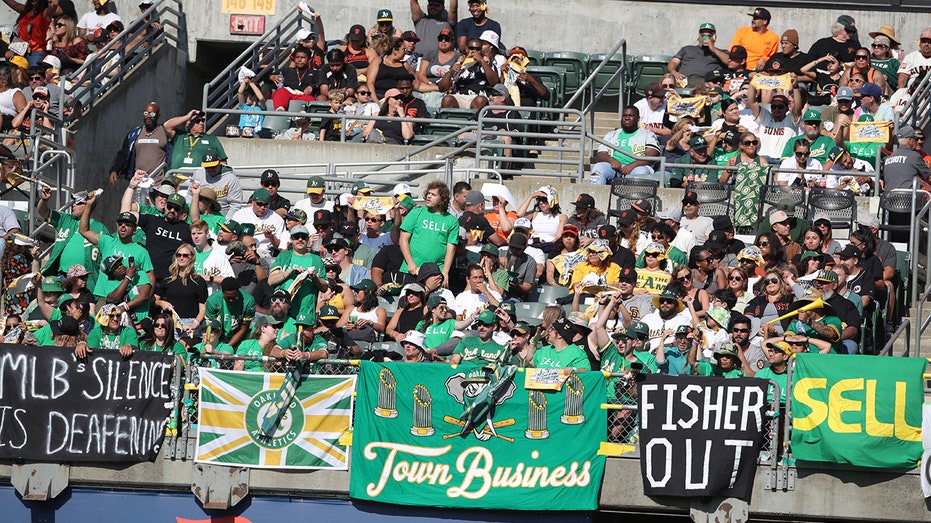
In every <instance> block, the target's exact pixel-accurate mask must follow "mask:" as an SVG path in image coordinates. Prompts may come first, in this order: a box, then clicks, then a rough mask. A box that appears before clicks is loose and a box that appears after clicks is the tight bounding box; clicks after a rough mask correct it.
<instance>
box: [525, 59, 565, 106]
mask: <svg viewBox="0 0 931 523" xmlns="http://www.w3.org/2000/svg"><path fill="white" fill-rule="evenodd" d="M527 72H528V73H530V74H532V75H533V76H535V77H536V78H537V79H538V80H540V81H541V82H543V84H544V85H546V88H547V89H549V90H550V104H549V106H548V107H561V106H562V103H563V101H564V100H565V99H566V70H565V69H563V68H561V67H545V66H535V67H527Z"/></svg>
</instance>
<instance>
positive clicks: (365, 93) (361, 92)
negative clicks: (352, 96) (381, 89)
mask: <svg viewBox="0 0 931 523" xmlns="http://www.w3.org/2000/svg"><path fill="white" fill-rule="evenodd" d="M356 94H361V95H363V96H368V95H370V94H372V93H370V92H369V91H356Z"/></svg>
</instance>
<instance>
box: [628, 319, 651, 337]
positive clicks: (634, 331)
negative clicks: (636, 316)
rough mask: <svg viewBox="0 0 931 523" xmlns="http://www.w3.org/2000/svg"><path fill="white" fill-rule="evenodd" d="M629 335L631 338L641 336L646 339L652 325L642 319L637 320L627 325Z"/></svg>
mask: <svg viewBox="0 0 931 523" xmlns="http://www.w3.org/2000/svg"><path fill="white" fill-rule="evenodd" d="M627 332H628V335H630V337H631V338H640V339H642V340H645V339H646V338H647V337H649V335H650V327H648V326H647V324H646V323H643V322H642V321H635V322H633V323H631V324H630V327H627Z"/></svg>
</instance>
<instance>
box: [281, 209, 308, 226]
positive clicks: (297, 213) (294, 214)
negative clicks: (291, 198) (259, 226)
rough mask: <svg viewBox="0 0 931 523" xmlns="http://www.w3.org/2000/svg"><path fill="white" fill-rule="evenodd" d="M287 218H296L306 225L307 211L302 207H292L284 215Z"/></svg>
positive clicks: (298, 221) (295, 219)
mask: <svg viewBox="0 0 931 523" xmlns="http://www.w3.org/2000/svg"><path fill="white" fill-rule="evenodd" d="M284 219H285V220H294V221H296V222H297V223H299V224H301V225H304V224H305V223H307V213H306V212H304V211H303V210H302V209H291V210H290V211H288V214H286V215H285V216H284Z"/></svg>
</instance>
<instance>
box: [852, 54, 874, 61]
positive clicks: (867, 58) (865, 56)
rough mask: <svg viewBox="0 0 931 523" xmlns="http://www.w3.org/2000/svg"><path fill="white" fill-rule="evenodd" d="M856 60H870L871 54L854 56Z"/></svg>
mask: <svg viewBox="0 0 931 523" xmlns="http://www.w3.org/2000/svg"><path fill="white" fill-rule="evenodd" d="M854 59H855V60H869V59H870V56H869V55H865V54H858V55H857V56H855V57H854Z"/></svg>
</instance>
